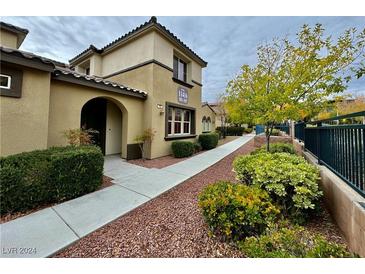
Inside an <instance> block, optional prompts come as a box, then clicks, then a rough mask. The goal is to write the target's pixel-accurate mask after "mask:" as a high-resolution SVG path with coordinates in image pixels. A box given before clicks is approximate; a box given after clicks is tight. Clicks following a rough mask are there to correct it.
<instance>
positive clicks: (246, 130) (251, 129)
mask: <svg viewBox="0 0 365 274" xmlns="http://www.w3.org/2000/svg"><path fill="white" fill-rule="evenodd" d="M252 131H253V128H252V127H248V128H245V133H252Z"/></svg>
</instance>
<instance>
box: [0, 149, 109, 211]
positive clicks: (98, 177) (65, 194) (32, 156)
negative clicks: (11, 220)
mask: <svg viewBox="0 0 365 274" xmlns="http://www.w3.org/2000/svg"><path fill="white" fill-rule="evenodd" d="M103 164H104V157H103V154H102V153H101V150H100V148H98V147H96V146H80V147H75V146H67V147H54V148H49V149H45V150H35V151H31V152H25V153H20V154H16V155H11V156H7V157H2V158H0V181H1V188H0V213H1V214H6V213H10V212H17V211H22V210H26V209H32V208H35V207H37V206H40V205H42V204H46V203H50V202H60V201H64V200H67V199H72V198H75V197H78V196H80V195H83V194H85V193H89V192H91V191H94V190H96V189H97V188H98V187H99V186H100V185H101V183H102V176H103Z"/></svg>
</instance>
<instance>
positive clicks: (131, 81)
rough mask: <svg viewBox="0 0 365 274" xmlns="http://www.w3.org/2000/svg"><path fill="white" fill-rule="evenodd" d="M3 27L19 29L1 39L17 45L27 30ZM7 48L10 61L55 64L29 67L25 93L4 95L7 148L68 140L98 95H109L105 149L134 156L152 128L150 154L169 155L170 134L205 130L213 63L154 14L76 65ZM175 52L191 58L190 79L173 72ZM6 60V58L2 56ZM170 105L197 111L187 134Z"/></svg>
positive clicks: (86, 53)
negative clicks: (170, 129) (205, 79)
mask: <svg viewBox="0 0 365 274" xmlns="http://www.w3.org/2000/svg"><path fill="white" fill-rule="evenodd" d="M5 27H6V28H8V29H10V31H13V36H11V35H10V36H9V37H7V36H6V34H5V35H2V37H4V39H2V41H1V44H2V45H5V46H7V47H9V48H14V49H16V48H18V46H19V41H20V43H21V42H22V39H24V37H25V35H26V33H27V31H26V30H24V29H21V28H18V27H15V26H12V25H7V24H5ZM3 32H4V33H6V32H7V30H4V31H3V29H2V32H1V33H3ZM5 38H6V39H5ZM2 51H3V52H4V54H6V55H9V58H10V59H11V60H10V59H9V60H10V61H11V62H13V61H14V60H17V58H18V59H19V58H20V59H19V60H20V61H19V62H21V63H24V64H23V65H24V66H27V65H28V63H31V62H33V63H34V62H38V63H42V65H43V66H44V65H47V66H52V69H51V70H49V71H47V72H45V71H43V72H41V71H37V70H29V69H24V78H23V87H22V96H21V97H19V98H14V97H13V98H12V97H4V95H3V94H2V95H3V96H1V97H0V100H1V107H2V112H4V113H2V114H3V115H2V117H1V122H2V125H1V129H2V130H1V145H2V148H1V150H0V151H1V155H9V154H14V153H18V152H22V151H28V150H32V149H37V148H47V147H51V146H60V145H66V144H67V139H66V137H65V136H64V132H65V131H66V130H68V129H75V128H79V127H80V126H81V125H80V124H81V112H82V109H83V107H84V106H85V104H87V103H88V102H89V101H90V100H92V99H94V98H104V99H106V100H107V107H106V128H105V154H106V155H108V154H114V153H121V156H122V157H123V158H128V155H129V153H130V152H131V153H132V154H135V153H136V149H137V150H138V144H137V143H136V142H135V141H134V139H135V137H136V136H137V135H140V134H142V133H143V131H144V130H146V129H149V128H151V129H153V130H154V132H155V137H154V140H153V142H152V145H151V146H150V147H149V148H148V149H147V151H146V152H147V154H146V156H147V158H156V157H161V156H165V155H168V154H170V153H171V142H172V141H174V140H180V139H185V140H190V141H195V140H196V136H197V135H198V134H200V133H201V132H202V123H201V121H202V116H203V114H202V108H201V99H202V84H201V83H202V68H203V67H205V66H206V64H207V63H206V62H205V61H204V60H202V59H201V58H200V57H199V56H197V55H196V54H195V53H194V52H193V51H192V50H191V49H189V48H188V47H187V46H186V45H185V44H183V43H182V42H181V41H180V40H178V39H177V38H176V36H174V35H173V34H172V33H170V32H169V31H168V30H167V29H166V28H164V27H163V26H161V25H160V24H159V23H157V20H156V18H151V20H150V21H148V22H146V23H144V24H143V25H141V26H140V27H137V28H136V29H135V30H133V31H132V32H130V33H128V34H127V35H124V36H122V37H120V38H118V39H117V40H115V41H114V42H112V43H110V44H108V45H106V46H105V47H104V48H102V49H97V48H96V47H94V46H90V47H89V48H88V49H86V50H85V51H84V52H82V53H81V54H79V55H77V56H76V57H74V58H73V59H71V60H70V65H67V64H61V63H59V62H57V61H53V60H49V59H48V60H47V59H46V58H43V57H40V56H35V57H33V56H31V55H28V54H23V53H22V52H21V51H17V50H13V51H9V50H8V49H2ZM174 56H176V57H178V58H179V59H181V60H182V61H183V62H184V63H186V80H183V81H182V80H181V79H176V78H175V77H174ZM14 62H15V61H14ZM2 65H6V66H7V63H4V64H3V60H2ZM36 65H37V64H36ZM98 77H99V78H98ZM110 81H111V82H110ZM129 87H133V88H132V89H131V88H129ZM178 89H180V91H181V89H183V90H184V92H186V93H187V95H188V100H187V102H184V101H183V100H182V99H181V98H180V99H178ZM114 91H116V92H114ZM146 92H147V95H146ZM169 107H173V108H174V109H176V108H179V109H183V110H186V111H189V112H190V113H191V121H190V130H189V133H186V134H180V135H179V136H177V135H174V136H171V135H168V134H167V109H168V108H169ZM204 111H205V110H204ZM15 121H17V123H16V125H14V124H15ZM212 121H213V119H212ZM184 125H185V124H184ZM34 129H37V130H34Z"/></svg>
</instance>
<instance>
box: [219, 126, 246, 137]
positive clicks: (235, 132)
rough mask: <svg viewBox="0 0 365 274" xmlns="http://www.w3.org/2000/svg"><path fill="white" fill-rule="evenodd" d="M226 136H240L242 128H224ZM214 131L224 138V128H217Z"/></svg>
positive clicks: (243, 130) (243, 129)
mask: <svg viewBox="0 0 365 274" xmlns="http://www.w3.org/2000/svg"><path fill="white" fill-rule="evenodd" d="M225 129H226V134H225V136H242V134H243V132H245V128H244V127H232V126H230V127H225ZM216 131H218V132H220V133H221V134H222V135H223V136H224V127H217V128H216Z"/></svg>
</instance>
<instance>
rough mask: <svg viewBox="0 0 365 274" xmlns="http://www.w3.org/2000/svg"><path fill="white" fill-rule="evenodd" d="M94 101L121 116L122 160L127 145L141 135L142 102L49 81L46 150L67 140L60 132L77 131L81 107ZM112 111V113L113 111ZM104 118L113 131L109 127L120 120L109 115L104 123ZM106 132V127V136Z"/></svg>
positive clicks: (110, 149) (111, 146)
mask: <svg viewBox="0 0 365 274" xmlns="http://www.w3.org/2000/svg"><path fill="white" fill-rule="evenodd" d="M98 97H102V98H106V99H108V100H109V101H110V103H111V102H112V103H114V104H115V105H116V106H117V107H118V108H119V109H120V111H121V112H122V115H121V116H122V117H121V128H122V141H121V154H122V157H124V158H126V156H127V155H126V153H127V144H129V143H133V142H134V141H133V139H134V137H135V136H136V135H137V134H140V133H141V132H142V131H143V125H144V124H143V104H144V103H143V101H141V100H138V99H135V98H132V97H128V96H124V95H120V94H113V93H111V92H108V91H102V90H100V89H93V88H90V87H83V86H79V85H76V84H71V83H65V82H63V81H58V80H52V85H51V97H50V113H49V132H48V146H49V147H51V146H60V145H66V144H67V140H66V138H65V137H64V135H63V132H64V131H65V130H67V129H74V128H78V127H80V122H81V110H82V107H83V106H84V105H85V104H86V103H87V102H88V101H90V100H91V99H93V98H98ZM110 103H109V104H110ZM113 110H114V112H115V108H114V109H113ZM113 110H112V111H113ZM108 118H109V128H110V129H112V130H113V128H112V127H111V125H112V124H115V123H118V119H120V118H119V117H117V116H116V115H113V116H110V115H109V116H107V121H108ZM109 128H108V124H107V132H108V129H109ZM114 129H115V130H118V127H114ZM114 136H116V134H115V135H114ZM107 138H112V137H111V136H109V137H108V134H107ZM106 145H107V146H106V148H105V150H106V151H107V152H110V151H112V150H114V147H115V145H114V144H113V143H111V142H106ZM108 154H110V153H108Z"/></svg>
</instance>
